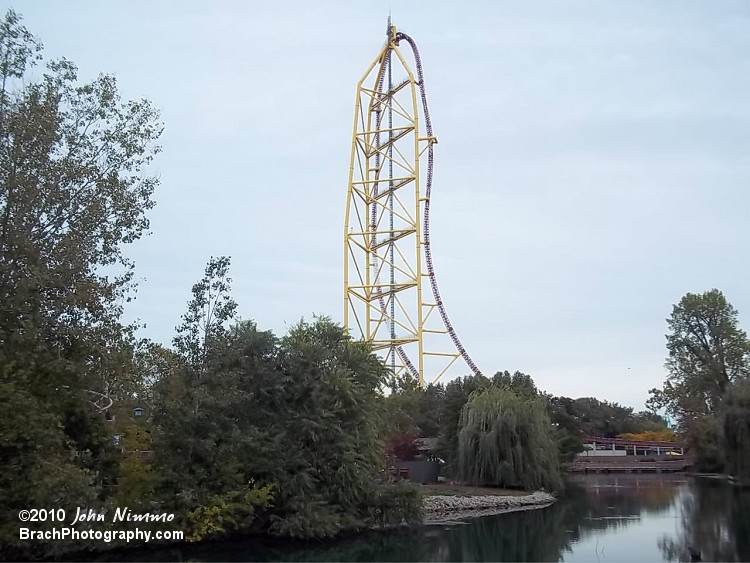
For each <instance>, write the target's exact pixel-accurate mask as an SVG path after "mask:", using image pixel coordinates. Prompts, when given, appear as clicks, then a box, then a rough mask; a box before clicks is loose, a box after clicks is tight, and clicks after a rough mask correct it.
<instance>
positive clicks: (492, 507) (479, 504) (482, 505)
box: [423, 491, 557, 524]
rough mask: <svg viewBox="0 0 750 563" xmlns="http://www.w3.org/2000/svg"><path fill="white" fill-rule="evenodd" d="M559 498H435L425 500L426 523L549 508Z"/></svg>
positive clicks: (547, 495)
mask: <svg viewBox="0 0 750 563" xmlns="http://www.w3.org/2000/svg"><path fill="white" fill-rule="evenodd" d="M556 500H557V499H556V498H555V497H554V496H553V495H551V494H550V493H547V492H544V491H537V492H534V493H531V494H512V495H473V496H455V495H451V496H448V495H432V496H427V497H425V498H424V500H423V506H424V523H425V524H438V523H444V522H450V521H454V520H462V519H464V518H474V517H477V516H489V515H493V514H502V513H504V512H516V511H519V510H533V509H537V508H546V507H548V506H549V505H551V504H552V503H554V502H555V501H556Z"/></svg>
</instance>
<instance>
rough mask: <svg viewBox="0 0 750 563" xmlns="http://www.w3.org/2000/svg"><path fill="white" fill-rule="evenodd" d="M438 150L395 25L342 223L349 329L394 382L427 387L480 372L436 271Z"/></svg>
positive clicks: (417, 70)
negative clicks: (433, 213)
mask: <svg viewBox="0 0 750 563" xmlns="http://www.w3.org/2000/svg"><path fill="white" fill-rule="evenodd" d="M401 42H404V43H406V44H407V47H408V48H409V50H410V51H411V58H412V59H413V63H414V67H413V68H414V70H412V67H411V66H410V65H409V63H408V62H407V59H406V57H405V56H404V53H403V52H402V51H401V50H400V48H399V46H400V43H401ZM436 143H437V139H436V138H435V136H434V135H433V132H432V123H431V121H430V113H429V110H428V108H427V97H426V93H425V84H424V76H423V72H422V62H421V60H420V57H419V51H418V50H417V45H416V43H415V42H414V40H413V39H412V38H411V37H409V36H408V35H406V34H405V33H401V32H398V31H397V30H396V27H395V26H393V25H391V21H390V18H389V19H388V27H387V40H386V42H385V45H384V46H383V48H382V49H381V50H380V52H379V53H378V55H377V56H376V57H375V59H374V60H373V61H372V63H370V66H369V67H368V68H367V70H366V71H365V73H364V75H363V76H362V78H361V79H360V81H359V82H358V83H357V99H356V105H355V110H354V132H353V137H352V149H351V163H350V168H349V184H348V190H347V200H346V219H345V222H344V326H345V328H347V329H348V330H349V331H350V333H351V334H352V336H354V337H361V338H363V339H366V340H368V341H370V342H372V344H373V346H374V349H375V350H376V351H377V352H378V353H380V354H381V355H382V356H383V359H384V361H385V362H386V364H387V365H389V366H390V367H391V369H392V371H393V373H394V375H395V376H396V377H403V376H412V377H414V378H416V379H417V380H418V381H419V384H420V385H424V384H425V382H427V383H433V382H436V381H438V380H439V379H440V378H441V377H443V376H444V375H445V374H447V373H448V372H449V371H450V370H451V369H453V370H454V372H456V371H457V370H462V371H457V373H458V374H460V375H468V372H467V370H466V366H468V368H469V370H470V372H472V373H474V374H477V375H479V374H480V371H479V368H478V367H477V366H476V365H475V364H474V362H473V361H472V360H471V358H470V357H469V355H468V353H467V352H466V350H465V349H464V347H463V345H462V344H461V341H460V340H459V338H458V335H457V334H456V331H455V330H454V328H453V325H451V323H450V321H449V319H448V315H447V313H446V311H445V307H444V305H443V301H442V299H441V297H440V292H439V290H438V285H437V279H436V277H435V270H434V268H433V264H432V253H431V249H430V198H431V196H432V176H433V149H434V145H435V144H436ZM425 279H427V280H428V283H429V287H430V289H431V291H429V293H428V292H426V291H424V288H423V282H424V280H425ZM458 360H463V362H458ZM457 362H458V363H457ZM462 363H465V364H466V366H462Z"/></svg>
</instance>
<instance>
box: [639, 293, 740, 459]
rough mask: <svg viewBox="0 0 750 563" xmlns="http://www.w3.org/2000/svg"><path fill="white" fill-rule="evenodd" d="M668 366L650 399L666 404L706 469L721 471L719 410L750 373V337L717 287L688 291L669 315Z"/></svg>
mask: <svg viewBox="0 0 750 563" xmlns="http://www.w3.org/2000/svg"><path fill="white" fill-rule="evenodd" d="M667 324H668V326H669V329H670V331H669V333H668V334H667V350H668V357H667V362H666V367H667V369H668V370H669V376H668V377H667V380H666V382H665V383H664V387H663V388H662V389H652V390H651V391H650V393H651V395H652V397H651V399H649V404H650V405H651V406H652V407H654V408H665V409H666V410H667V412H669V413H670V414H672V415H673V416H674V417H675V418H676V419H677V421H678V424H679V428H680V431H681V433H682V435H683V437H684V439H685V441H686V443H687V445H688V447H689V449H690V450H691V451H692V453H693V457H694V461H695V464H696V466H697V467H698V468H699V469H702V470H704V471H721V470H722V469H723V466H724V463H725V458H724V453H725V451H724V448H723V447H722V445H721V443H720V441H721V437H722V430H721V423H720V416H721V412H722V410H723V404H724V400H725V397H726V394H727V392H728V391H729V390H730V388H731V387H732V386H733V385H734V384H736V383H738V382H741V381H744V380H747V378H748V376H750V340H748V337H747V334H746V333H745V331H744V330H742V329H741V328H740V326H739V319H738V312H737V310H736V309H735V308H734V307H733V306H732V305H731V304H730V303H729V301H728V300H727V299H726V297H725V296H724V294H723V293H722V292H721V291H719V290H718V289H712V290H710V291H707V292H705V293H701V294H693V293H688V294H686V295H685V296H684V297H683V298H682V299H681V300H680V302H679V303H678V304H676V305H675V306H674V307H673V309H672V315H671V316H670V318H669V319H667Z"/></svg>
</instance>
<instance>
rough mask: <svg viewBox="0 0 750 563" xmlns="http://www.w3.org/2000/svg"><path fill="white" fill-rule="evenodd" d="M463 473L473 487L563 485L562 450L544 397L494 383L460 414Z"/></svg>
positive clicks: (459, 457)
mask: <svg viewBox="0 0 750 563" xmlns="http://www.w3.org/2000/svg"><path fill="white" fill-rule="evenodd" d="M458 460H459V469H460V475H461V476H462V479H463V480H464V481H467V482H469V483H471V484H472V485H493V486H502V487H522V488H525V489H537V488H540V487H545V488H547V489H551V490H557V489H559V488H561V486H562V481H561V479H560V474H559V463H558V453H557V448H556V447H555V442H554V435H553V431H552V426H551V424H550V421H549V418H548V417H547V413H546V409H545V404H544V401H543V400H542V399H541V397H538V396H534V395H531V394H529V393H524V392H518V391H514V390H513V389H512V388H511V387H509V386H498V385H491V386H489V387H487V388H486V389H484V390H482V391H480V392H477V393H475V394H474V395H473V396H472V397H471V399H470V400H469V402H468V403H467V404H466V406H465V407H464V409H463V412H462V414H461V430H460V433H459V436H458Z"/></svg>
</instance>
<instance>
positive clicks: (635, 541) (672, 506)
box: [121, 475, 750, 562]
mask: <svg viewBox="0 0 750 563" xmlns="http://www.w3.org/2000/svg"><path fill="white" fill-rule="evenodd" d="M691 552H692V553H693V554H696V553H698V552H699V553H700V555H701V558H702V560H703V561H750V491H747V490H746V491H739V490H737V489H734V488H732V487H731V486H729V485H726V484H724V483H722V482H719V481H712V480H705V479H696V478H692V477H686V476H671V475H590V476H581V477H577V476H574V477H572V478H571V480H570V486H569V487H568V489H567V490H566V492H565V493H564V494H563V495H562V497H561V498H560V500H558V502H556V503H555V504H554V505H552V506H550V507H548V508H544V509H539V510H529V511H525V512H516V513H509V514H501V515H497V516H486V517H481V518H473V519H468V520H465V521H462V522H460V523H455V524H450V525H445V524H441V525H432V526H420V527H415V528H410V529H403V530H397V531H389V532H381V533H370V534H363V535H360V536H356V537H351V538H345V539H341V540H336V541H329V542H322V543H300V542H258V541H247V542H244V541H241V542H222V543H213V544H204V545H196V546H189V547H187V548H179V549H164V550H161V549H159V550H155V551H151V552H145V553H144V552H140V551H139V552H138V553H137V554H134V558H136V559H140V560H143V559H151V560H162V561H164V560H190V561H569V562H577V561H586V562H589V561H596V562H616V561H690V560H691ZM121 557H122V554H121Z"/></svg>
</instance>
